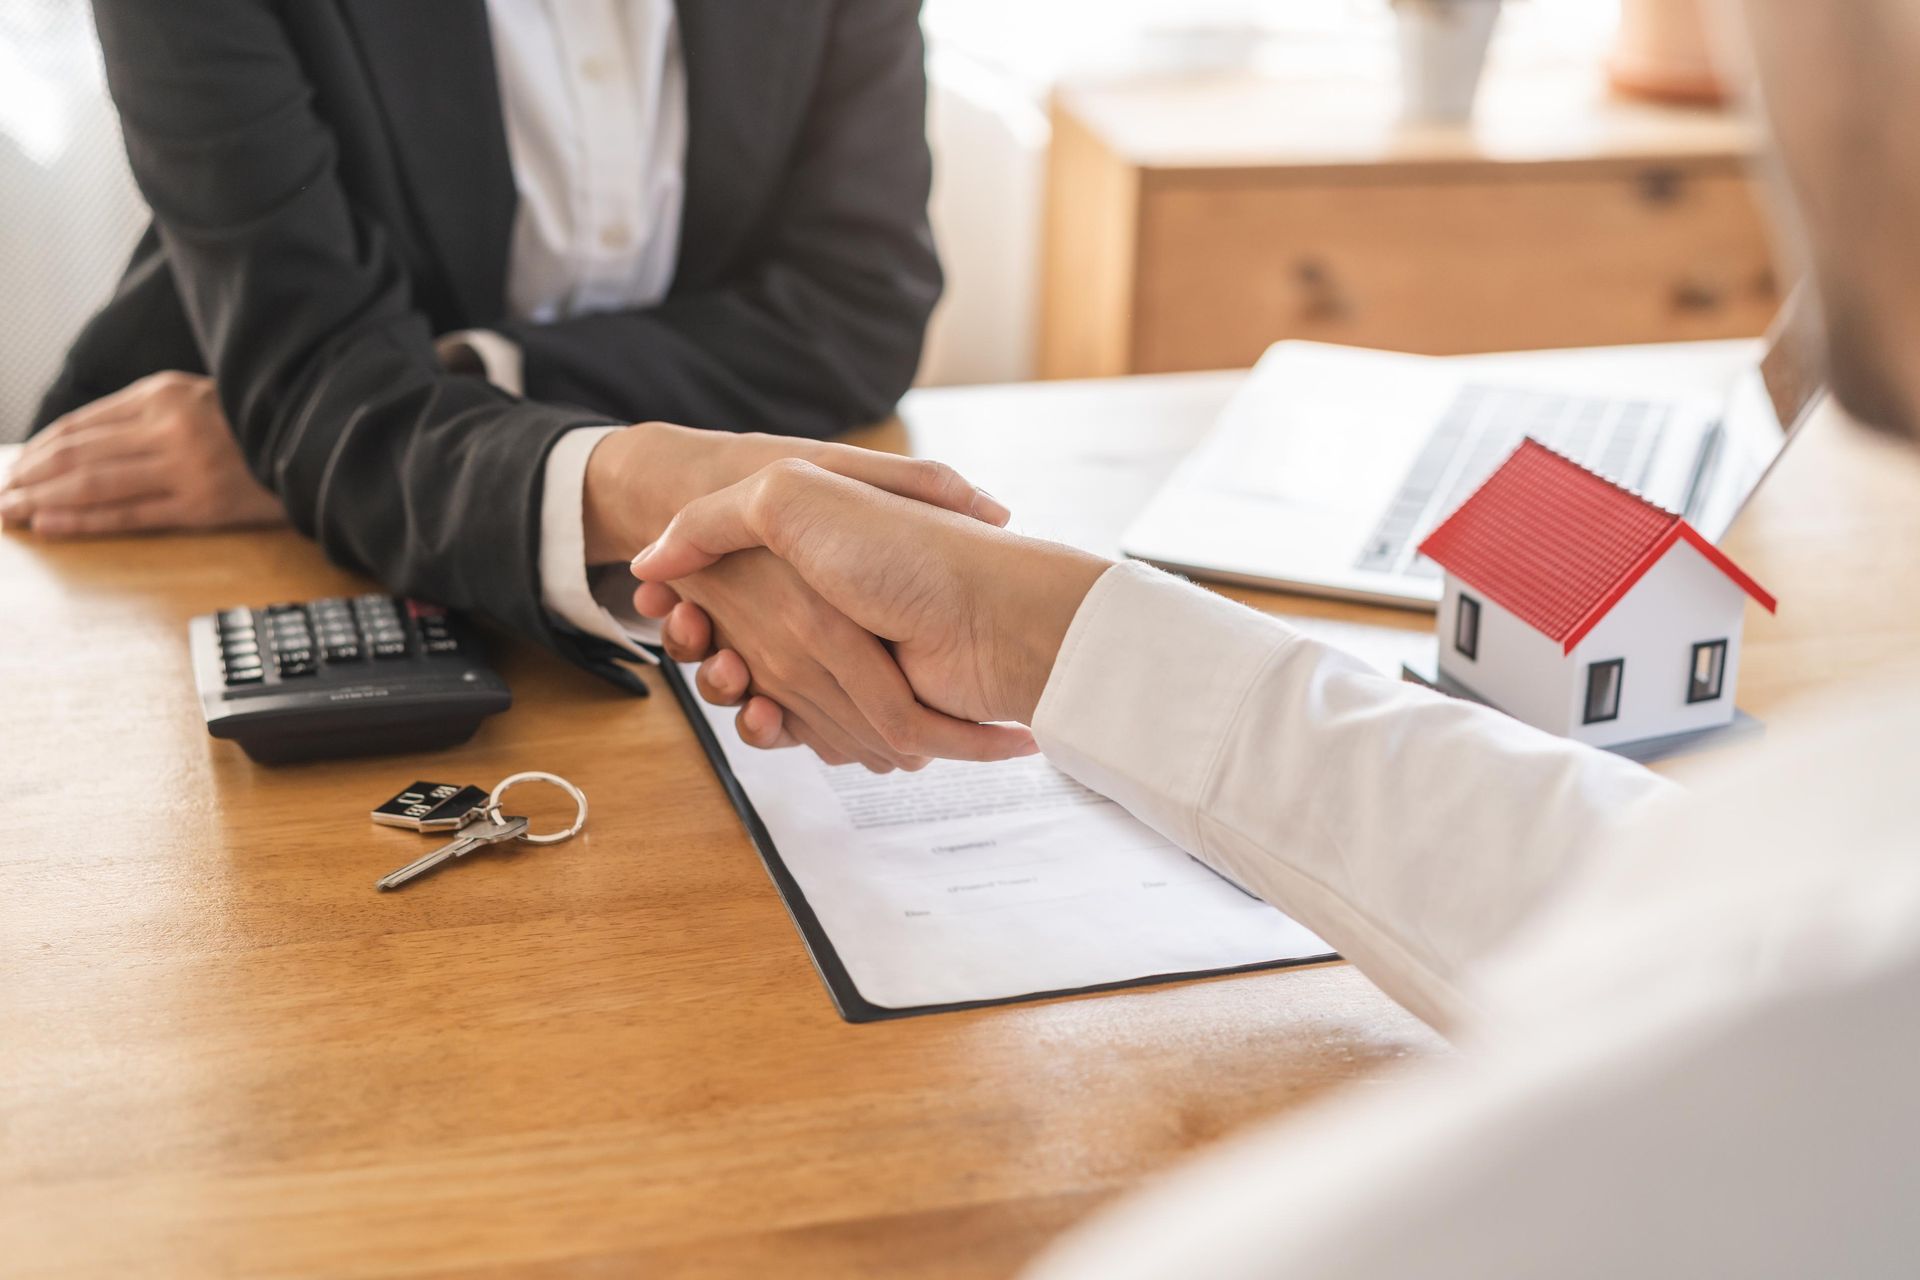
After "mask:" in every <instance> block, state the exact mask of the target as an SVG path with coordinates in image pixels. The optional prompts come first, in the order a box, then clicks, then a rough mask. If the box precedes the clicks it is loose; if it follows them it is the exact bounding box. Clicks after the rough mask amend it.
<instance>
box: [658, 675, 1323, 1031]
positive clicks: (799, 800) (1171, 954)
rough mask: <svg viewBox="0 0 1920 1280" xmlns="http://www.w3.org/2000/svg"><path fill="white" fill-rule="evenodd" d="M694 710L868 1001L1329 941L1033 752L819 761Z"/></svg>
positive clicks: (1161, 968) (979, 991)
mask: <svg viewBox="0 0 1920 1280" xmlns="http://www.w3.org/2000/svg"><path fill="white" fill-rule="evenodd" d="M684 673H685V675H686V677H687V680H688V682H689V684H691V682H692V679H693V675H692V670H691V668H686V669H684ZM701 709H702V712H703V714H705V715H706V717H707V721H708V723H709V724H710V725H711V726H712V728H713V732H714V734H715V736H716V737H718V738H719V740H720V742H721V744H722V747H723V749H724V750H725V752H726V756H727V759H728V762H729V763H730V764H731V765H732V766H733V770H734V773H735V775H736V776H737V777H738V779H739V781H740V785H741V787H742V788H743V789H744V790H745V791H746V793H747V797H748V799H749V800H751V801H752V803H753V807H754V809H755V810H756V811H757V812H758V813H759V815H760V819H761V821H762V822H764V823H765V824H766V827H767V830H768V832H769V833H771V835H772V836H773V841H774V844H775V846H776V847H777V848H778V849H779V851H780V855H781V858H782V860H783V861H785V863H786V865H787V868H788V870H789V871H791V872H792V874H793V878H794V879H795V880H796V881H797V882H798V883H799V885H800V889H801V891H802V892H803V893H804V894H806V898H807V902H808V903H809V904H810V905H811V906H812V907H813V911H814V914H815V915H816V916H818V917H819V920H820V925H821V927H822V928H823V929H824V930H825V931H826V934H827V937H828V938H829V939H830V940H831V941H832V943H833V946H834V950H835V951H837V952H838V953H839V956H840V960H841V963H842V964H844V965H845V966H846V970H847V974H848V976H849V977H851V978H852V979H853V984H854V986H855V987H856V988H858V990H859V992H860V994H861V995H862V996H864V997H865V998H866V999H867V1000H868V1001H869V1002H870V1003H873V1004H876V1005H880V1006H882V1007H884V1008H889V1009H909V1008H915V1007H918V1006H921V1005H931V1004H947V1003H956V1002H963V1001H971V1000H995V999H1005V998H1008V997H1014V996H1023V995H1033V994H1036V993H1039V992H1046V991H1065V990H1074V989H1077V988H1081V987H1090V986H1097V985H1100V984H1103V983H1112V982H1124V981H1128V980H1131V979H1136V978H1146V977H1153V976H1156V975H1163V974H1179V973H1194V972H1199V971H1205V970H1213V969H1229V968H1235V967H1238V966H1242V965H1251V964H1262V963H1269V962H1273V961H1280V960H1297V959H1305V958H1309V957H1315V956H1324V955H1328V954H1329V953H1330V948H1328V947H1327V945H1326V944H1325V943H1323V942H1321V941H1320V940H1319V939H1318V938H1316V937H1314V936H1313V935H1312V934H1311V933H1309V932H1307V930H1306V929H1304V928H1302V927H1301V926H1299V925H1298V924H1295V923H1294V922H1293V921H1292V920H1290V919H1288V918H1287V917H1286V916H1284V915H1282V914H1281V913H1280V912H1278V911H1276V910H1274V909H1273V908H1272V907H1270V906H1268V905H1266V904H1265V903H1263V902H1261V901H1260V900H1258V899H1257V898H1254V897H1252V896H1251V895H1250V894H1248V893H1246V892H1245V891H1243V890H1241V889H1239V888H1237V887H1236V886H1234V885H1233V884H1231V883H1229V882H1228V881H1226V880H1224V879H1222V878H1221V877H1220V876H1218V875H1216V874H1214V873H1213V872H1212V871H1210V870H1208V869H1207V867H1205V866H1204V865H1202V864H1201V863H1199V862H1197V861H1195V860H1194V859H1192V858H1190V857H1188V856H1187V855H1186V854H1184V853H1182V852H1181V851H1180V850H1179V849H1177V848H1175V847H1174V846H1173V845H1172V844H1170V843H1168V842H1167V840H1166V839H1165V838H1163V837H1162V836H1160V835H1159V834H1158V833H1157V832H1155V831H1153V830H1152V829H1151V828H1149V827H1147V826H1146V825H1145V824H1143V823H1141V822H1139V821H1136V820H1135V819H1134V818H1133V817H1132V816H1131V815H1129V814H1128V813H1127V812H1126V811H1125V810H1123V809H1122V808H1120V806H1119V805H1117V804H1114V803H1113V802H1112V801H1110V800H1107V799H1105V798H1104V797H1101V796H1099V795H1096V794H1095V793H1094V792H1092V791H1089V790H1088V789H1087V788H1085V787H1083V786H1081V785H1080V784H1079V783H1078V782H1075V781H1074V780H1073V779H1071V778H1069V777H1067V776H1066V775H1065V774H1063V773H1061V772H1060V771H1059V770H1058V769H1055V768H1054V767H1053V766H1052V765H1050V764H1048V763H1047V762H1046V760H1045V759H1043V758H1041V757H1038V756H1035V757H1029V758H1027V759H1023V760H1010V761H1005V762H1002V763H999V764H966V763H960V762H956V761H936V762H934V763H933V764H931V765H929V766H927V768H926V769H924V770H922V771H921V772H919V773H892V774H870V773H868V772H867V771H866V770H865V769H863V768H861V767H860V766H859V765H847V766H844V767H842V768H838V769H833V768H828V767H827V766H825V765H823V764H821V763H820V761H819V760H818V759H816V758H815V757H814V756H813V755H812V753H810V752H807V751H804V750H791V751H772V752H768V751H757V750H755V749H753V748H751V747H748V746H746V745H745V744H743V743H742V742H741V741H740V739H739V736H738V734H736V733H735V731H734V727H733V712H732V711H731V710H730V709H727V708H715V707H710V706H706V705H705V704H704V703H703V704H702V708H701Z"/></svg>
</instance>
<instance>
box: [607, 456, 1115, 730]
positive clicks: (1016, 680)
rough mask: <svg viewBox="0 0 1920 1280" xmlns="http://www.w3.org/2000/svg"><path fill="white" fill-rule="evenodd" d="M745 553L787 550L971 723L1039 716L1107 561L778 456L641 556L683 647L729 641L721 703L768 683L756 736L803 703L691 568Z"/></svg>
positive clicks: (699, 507) (833, 601) (677, 645)
mask: <svg viewBox="0 0 1920 1280" xmlns="http://www.w3.org/2000/svg"><path fill="white" fill-rule="evenodd" d="M750 548H765V551H750V550H746V549H750ZM743 552H744V553H745V554H748V555H756V556H758V555H765V554H768V553H771V554H773V555H775V556H778V557H779V558H780V559H781V560H783V561H785V562H786V563H787V564H788V565H790V566H791V567H792V568H793V569H794V570H795V571H796V572H797V573H798V574H799V576H800V577H801V578H802V579H803V580H804V581H805V582H806V584H807V585H808V586H809V587H810V588H812V589H813V590H814V591H816V592H818V593H819V595H820V596H821V598H822V599H823V600H824V601H825V602H826V603H827V604H828V605H831V606H832V607H833V608H835V609H836V610H838V611H840V612H841V613H843V614H845V615H846V617H847V618H848V619H850V620H851V621H852V622H853V623H854V624H857V625H858V626H860V627H862V628H865V629H866V630H867V631H869V632H871V633H872V634H873V635H875V636H877V637H879V638H880V639H882V640H884V641H886V642H887V645H888V647H889V648H890V649H891V651H892V653H893V655H894V657H895V658H896V659H897V660H898V662H899V665H900V670H901V672H902V673H904V675H905V676H906V678H907V680H908V681H909V682H910V684H911V686H912V688H913V691H914V693H915V694H916V695H917V696H918V698H919V700H920V701H921V702H922V703H925V704H926V705H927V706H929V707H932V708H934V709H936V710H939V711H944V712H946V713H947V714H949V715H951V716H953V717H955V718H956V719H960V720H968V721H980V720H985V721H996V720H1019V721H1027V720H1031V719H1032V717H1033V712H1034V708H1035V706H1036V705H1037V704H1038V703H1039V700H1040V694H1041V691H1042V690H1043V689H1044V688H1045V687H1046V682H1047V677H1048V676H1049V675H1050V674H1051V672H1052V670H1053V663H1054V658H1055V656H1056V655H1057V654H1058V652H1059V649H1060V643H1061V641H1062V639H1064V637H1065V635H1066V631H1067V627H1068V626H1069V624H1071V622H1072V620H1073V615H1074V614H1075V612H1077V611H1078V609H1079V607H1080V602H1081V600H1082V599H1084V598H1085V596H1086V593H1087V591H1088V590H1089V589H1091V588H1092V586H1093V583H1094V582H1095V580H1097V579H1098V578H1099V576H1100V575H1101V574H1102V573H1104V572H1105V571H1106V569H1107V567H1108V562H1107V561H1105V560H1102V559H1100V558H1099V557H1098V556H1092V555H1088V554H1086V553H1084V552H1081V551H1076V550H1074V549H1072V548H1070V547H1064V546H1060V545H1058V544H1055V543H1048V542H1040V541H1037V540H1035V539H1031V538H1022V537H1018V536H1016V535H1014V534H1010V533H1007V532H1005V531H1004V530H1000V529H997V528H992V527H989V526H987V525H984V524H982V523H980V522H978V521H973V520H966V519H961V518H959V517H957V516H955V515H954V514H953V513H952V512H950V511H945V510H941V509H939V508H938V507H935V506H932V505H929V504H926V503H921V502H914V501H909V500H906V499H904V498H902V497H900V496H897V495H894V494H891V493H887V492H883V491H881V490H878V489H875V488H873V487H871V486H869V485H865V484H861V483H858V482H856V481H853V480H850V479H847V478H844V477H841V476H837V475H833V474H830V473H828V472H824V471H822V470H820V469H819V468H816V467H813V466H810V465H808V464H806V463H803V462H796V461H787V462H781V463H777V464H774V465H772V466H769V467H768V468H766V469H765V470H763V471H761V472H759V473H757V474H756V475H754V476H753V477H751V478H750V479H748V480H745V481H742V482H741V483H739V484H736V485H734V486H732V487H731V488H728V489H726V490H723V491H722V492H720V493H717V494H714V495H712V496H711V497H707V498H703V499H700V500H698V501H696V502H694V503H692V504H690V505H689V506H688V507H687V508H686V509H685V510H684V511H682V512H681V513H680V514H679V515H678V516H676V517H675V518H674V520H673V521H672V523H671V524H670V525H669V526H668V527H667V530H666V532H665V533H664V534H663V535H662V536H661V538H660V539H659V540H658V541H657V542H656V543H655V544H654V545H652V546H651V547H649V548H648V549H647V550H646V551H644V552H642V553H641V554H640V555H639V556H638V557H636V558H635V560H634V562H633V572H634V575H635V576H636V577H639V578H641V579H643V580H644V582H643V585H642V586H641V587H640V588H639V590H638V591H637V592H636V593H635V601H634V603H635V605H636V607H638V608H639V609H640V610H641V612H643V613H646V614H648V615H650V616H655V617H661V616H664V617H666V618H667V627H668V634H669V641H670V643H669V651H670V652H674V651H676V650H677V651H678V652H679V653H681V654H684V655H686V656H687V657H689V658H691V657H693V656H696V655H702V654H704V653H705V652H707V650H708V648H709V646H710V645H714V644H717V645H718V646H719V647H720V652H718V653H716V654H714V655H713V656H712V657H711V658H709V659H708V661H707V663H706V665H705V666H703V667H702V669H701V678H700V687H701V692H702V694H703V695H704V696H706V697H707V698H708V700H709V701H713V702H718V703H722V704H725V705H731V704H732V703H734V702H737V701H738V700H739V697H740V696H741V694H742V693H744V692H745V691H746V689H747V687H748V682H749V681H750V682H751V688H752V691H753V692H754V693H755V694H757V695H762V696H756V697H754V698H751V699H750V700H749V701H748V702H747V705H746V706H745V707H744V708H743V709H742V711H741V715H740V719H739V727H740V730H741V736H742V738H744V739H745V740H746V741H748V742H750V743H752V744H754V745H756V746H782V745H788V740H787V735H786V734H785V733H784V732H783V727H782V726H783V721H784V722H785V723H786V724H788V725H790V724H791V716H790V715H787V716H784V717H783V715H782V711H783V710H784V711H786V712H788V713H791V712H792V711H793V708H792V707H791V706H788V705H786V704H784V703H783V702H782V701H781V699H780V697H779V695H778V693H777V692H776V691H775V690H774V689H771V688H769V687H768V682H767V681H766V680H765V679H764V678H763V672H762V667H761V664H760V663H758V662H756V661H755V660H754V658H753V656H752V655H750V654H746V653H743V652H731V651H729V646H728V636H727V635H726V634H725V633H724V631H720V632H714V631H713V630H712V629H711V628H710V627H709V626H708V623H707V619H706V618H705V617H704V616H702V613H701V609H700V607H699V606H700V605H701V604H702V602H701V601H700V600H699V599H697V598H696V597H694V596H692V595H689V594H688V593H687V590H686V585H687V584H688V583H690V582H692V581H693V578H691V577H687V576H685V575H689V574H691V575H695V576H698V575H700V574H702V573H711V572H713V571H714V570H715V569H722V568H725V567H726V566H727V565H729V564H730V563H732V562H733V561H734V559H735V558H736V557H737V556H739V555H741V554H742V553H743ZM668 582H671V583H672V586H671V587H669V586H667V585H665V584H666V583H668ZM682 597H684V598H682ZM793 736H795V737H798V735H793ZM924 749H925V750H926V751H928V752H929V753H930V754H935V755H943V754H949V753H947V752H945V751H942V750H940V749H939V747H938V746H936V745H928V746H926V747H925V748H924Z"/></svg>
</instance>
